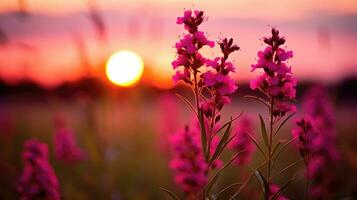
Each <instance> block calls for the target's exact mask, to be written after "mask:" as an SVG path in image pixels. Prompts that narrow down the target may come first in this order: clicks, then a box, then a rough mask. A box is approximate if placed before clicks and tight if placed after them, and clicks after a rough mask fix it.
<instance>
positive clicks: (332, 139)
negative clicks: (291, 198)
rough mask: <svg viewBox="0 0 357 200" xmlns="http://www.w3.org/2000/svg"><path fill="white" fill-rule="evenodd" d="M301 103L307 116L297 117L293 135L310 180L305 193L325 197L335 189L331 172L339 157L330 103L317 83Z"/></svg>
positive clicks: (333, 170) (313, 196) (333, 174)
mask: <svg viewBox="0 0 357 200" xmlns="http://www.w3.org/2000/svg"><path fill="white" fill-rule="evenodd" d="M303 105H304V107H305V109H306V113H307V117H306V118H305V119H303V120H300V121H298V123H297V125H298V127H297V128H295V129H294V130H293V135H294V136H298V137H299V141H298V144H299V149H300V154H301V155H302V157H303V158H304V160H305V165H306V169H307V170H306V176H307V178H308V179H310V180H311V186H310V189H309V195H310V197H311V198H313V199H329V197H330V196H329V195H330V193H331V192H332V191H333V189H336V187H335V185H336V184H334V183H335V179H336V178H335V173H334V172H335V171H336V167H337V164H338V162H337V161H338V160H339V152H338V150H337V147H336V128H335V123H334V116H333V111H332V105H331V103H330V101H329V97H328V95H327V93H326V91H325V90H324V89H323V88H322V87H320V86H318V87H313V88H311V89H309V90H308V91H307V94H306V95H305V100H304V103H303Z"/></svg>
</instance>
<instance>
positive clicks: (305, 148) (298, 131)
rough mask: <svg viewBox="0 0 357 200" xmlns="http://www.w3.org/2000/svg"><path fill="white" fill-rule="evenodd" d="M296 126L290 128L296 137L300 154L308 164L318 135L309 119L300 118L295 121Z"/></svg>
mask: <svg viewBox="0 0 357 200" xmlns="http://www.w3.org/2000/svg"><path fill="white" fill-rule="evenodd" d="M296 125H297V127H295V128H293V129H292V135H293V137H294V138H296V143H297V146H298V148H299V152H300V155H301V156H302V157H303V158H304V162H305V164H306V165H307V164H309V158H310V157H311V156H312V155H313V153H314V149H315V147H314V142H315V140H316V138H317V137H318V136H319V133H318V132H317V130H316V128H315V127H314V124H313V121H312V120H311V119H305V118H302V119H300V120H298V121H296Z"/></svg>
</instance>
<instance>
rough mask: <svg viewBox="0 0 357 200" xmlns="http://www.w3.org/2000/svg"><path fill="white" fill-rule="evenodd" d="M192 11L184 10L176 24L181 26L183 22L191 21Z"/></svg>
mask: <svg viewBox="0 0 357 200" xmlns="http://www.w3.org/2000/svg"><path fill="white" fill-rule="evenodd" d="M191 15H192V11H191V10H185V12H184V13H183V17H178V18H177V21H176V23H177V24H183V23H185V21H186V22H187V21H189V20H190V19H191Z"/></svg>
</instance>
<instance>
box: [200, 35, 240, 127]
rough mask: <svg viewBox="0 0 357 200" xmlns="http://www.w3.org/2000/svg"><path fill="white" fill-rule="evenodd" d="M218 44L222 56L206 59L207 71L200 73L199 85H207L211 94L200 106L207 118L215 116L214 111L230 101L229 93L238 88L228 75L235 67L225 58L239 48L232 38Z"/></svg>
mask: <svg viewBox="0 0 357 200" xmlns="http://www.w3.org/2000/svg"><path fill="white" fill-rule="evenodd" d="M218 44H219V46H220V48H221V52H222V54H223V56H222V57H216V58H214V59H213V60H209V59H208V60H207V62H206V65H207V67H208V71H206V72H205V73H202V74H201V79H200V82H199V86H205V87H207V88H208V89H209V90H210V92H211V94H212V96H211V98H210V99H208V100H207V101H205V102H204V104H203V106H202V109H203V110H204V112H205V115H206V117H207V118H210V117H212V116H215V111H216V112H219V111H220V110H221V109H222V107H223V105H224V104H227V103H230V102H231V99H230V95H232V94H233V93H234V92H235V91H236V90H237V88H238V87H237V85H236V83H235V81H234V80H233V79H232V78H231V77H230V76H229V73H230V72H234V71H235V67H234V65H233V64H232V63H231V62H229V61H227V59H228V56H229V55H230V54H231V53H233V52H234V51H237V50H239V47H238V46H237V45H236V44H233V39H232V38H231V39H229V40H228V39H227V38H225V39H223V40H222V41H220V42H218ZM211 69H212V71H211ZM215 120H216V119H215ZM217 121H218V120H217Z"/></svg>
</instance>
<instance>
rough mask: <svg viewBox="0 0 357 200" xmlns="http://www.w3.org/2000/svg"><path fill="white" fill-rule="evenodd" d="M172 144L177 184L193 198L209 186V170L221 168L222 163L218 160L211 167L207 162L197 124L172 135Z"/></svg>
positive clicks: (172, 161) (172, 166) (173, 166)
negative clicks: (206, 185) (205, 186)
mask: <svg viewBox="0 0 357 200" xmlns="http://www.w3.org/2000/svg"><path fill="white" fill-rule="evenodd" d="M214 141H217V140H214ZM170 142H171V147H172V154H173V155H172V160H171V163H170V167H171V169H172V170H173V172H174V174H175V183H176V184H177V185H178V186H179V187H180V188H181V189H182V191H184V192H185V193H187V194H188V196H192V195H193V194H195V193H197V192H198V191H199V190H201V189H202V187H203V186H204V185H205V184H207V181H208V170H209V168H217V167H219V166H220V165H221V161H219V160H216V161H215V162H214V163H213V164H212V165H211V166H209V165H208V164H207V163H206V162H205V159H204V156H203V153H202V146H201V140H200V130H199V126H198V124H197V123H194V125H193V126H191V127H189V126H186V127H185V129H184V130H182V131H179V132H177V133H176V134H174V135H172V136H171V140H170ZM216 145H217V142H213V145H212V146H213V147H215V146H216ZM212 150H213V148H212Z"/></svg>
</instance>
